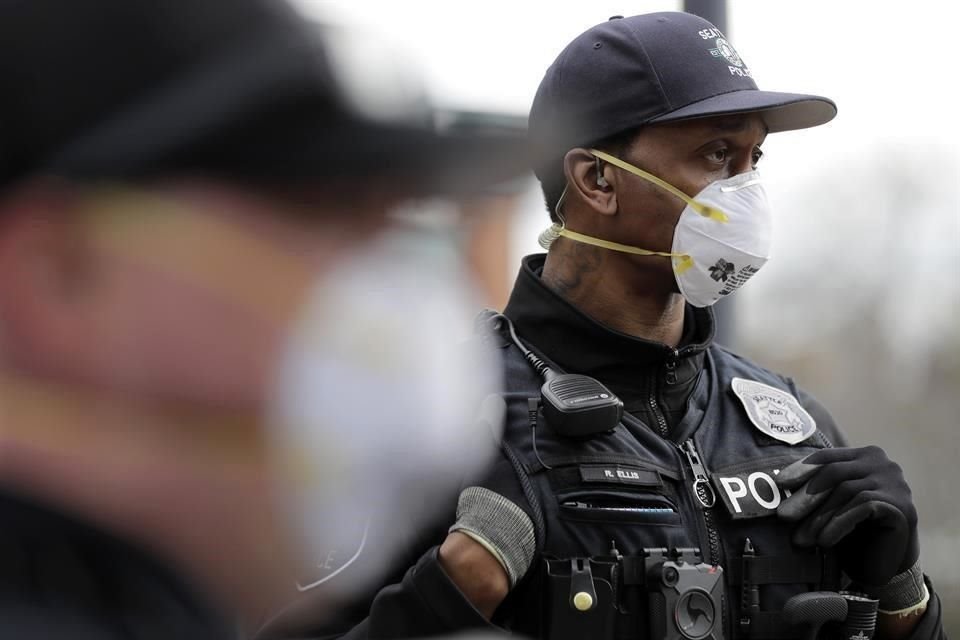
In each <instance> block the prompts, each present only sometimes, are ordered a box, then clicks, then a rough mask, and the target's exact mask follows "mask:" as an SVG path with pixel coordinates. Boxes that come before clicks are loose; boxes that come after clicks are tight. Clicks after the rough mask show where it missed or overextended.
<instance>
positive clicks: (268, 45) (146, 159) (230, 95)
mask: <svg viewBox="0 0 960 640" xmlns="http://www.w3.org/2000/svg"><path fill="white" fill-rule="evenodd" d="M261 44H262V45H263V46H261V47H248V49H247V50H246V51H244V52H242V53H238V55H237V56H235V57H234V58H232V59H230V60H223V61H218V63H217V64H214V65H211V66H209V67H206V68H202V69H199V70H198V71H197V72H196V73H194V74H193V75H192V76H190V77H188V78H185V79H182V81H181V82H180V83H178V84H177V85H175V86H168V87H165V88H164V89H163V90H162V91H160V92H158V93H157V94H155V95H151V96H149V98H148V99H146V100H144V101H142V102H141V103H140V104H139V105H133V106H131V107H129V108H128V109H126V110H125V111H124V112H123V113H121V114H118V115H115V116H114V117H111V118H109V119H108V120H107V121H105V122H104V123H102V124H101V125H100V126H99V127H95V128H94V129H93V130H91V131H89V132H88V133H87V134H86V135H84V136H82V137H81V138H79V139H76V140H74V141H72V142H71V143H70V144H67V145H65V146H64V147H63V148H61V149H60V150H59V152H58V153H56V154H55V155H54V156H53V157H51V158H48V159H47V162H46V163H45V165H44V166H43V167H41V168H40V171H41V172H45V173H50V174H53V175H61V176H64V177H68V178H75V179H80V180H97V179H107V180H133V179H138V178H144V177H156V176H160V175H170V174H177V173H180V174H201V175H211V176H223V177H226V178H230V179H239V180H249V181H252V182H263V181H269V182H272V183H282V182H295V183H304V182H309V181H315V182H316V181H323V180H328V179H348V178H358V179H376V178H383V179H388V180H389V179H393V180H399V181H403V182H404V184H405V185H406V187H408V190H409V191H411V192H413V193H418V194H423V195H426V194H450V193H460V192H471V191H478V190H481V189H482V188H483V187H485V186H489V185H493V184H496V183H497V182H502V181H505V180H508V179H510V178H515V177H517V176H519V175H520V174H522V173H523V172H525V171H527V170H529V166H530V163H529V157H528V154H527V153H526V151H525V149H526V139H525V121H524V120H525V119H521V118H517V119H516V121H514V120H511V119H510V118H500V119H499V120H497V118H496V117H495V116H493V115H492V114H490V115H489V117H487V118H486V119H484V118H482V117H480V114H476V115H475V116H474V118H473V119H469V118H460V119H459V121H457V122H454V123H452V126H447V127H444V128H440V127H438V126H436V123H435V121H434V118H433V115H435V114H433V113H424V114H421V115H423V116H424V117H422V118H420V119H418V120H417V121H415V122H414V121H410V120H409V119H404V120H396V121H390V120H384V119H374V118H370V117H367V116H365V115H364V114H362V113H359V112H356V111H355V110H352V109H351V108H350V107H349V106H348V105H347V104H345V103H344V102H343V101H340V100H338V98H337V87H336V86H335V82H334V81H333V79H332V78H330V77H329V76H324V74H322V73H320V72H319V71H318V67H317V62H316V56H317V55H318V50H317V43H316V41H310V40H300V41H298V40H297V39H294V38H287V39H286V41H284V42H277V41H276V40H268V41H265V42H263V43H261ZM520 123H522V125H521V124H520Z"/></svg>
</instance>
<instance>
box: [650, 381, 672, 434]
mask: <svg viewBox="0 0 960 640" xmlns="http://www.w3.org/2000/svg"><path fill="white" fill-rule="evenodd" d="M649 379H650V385H649V386H648V387H647V390H648V394H647V406H649V407H650V415H652V416H653V417H654V419H655V420H656V421H657V430H658V431H659V432H660V437H662V438H664V439H666V438H668V437H669V435H670V427H669V425H667V418H666V416H664V415H663V411H661V410H660V404H659V403H658V402H657V376H650V378H649Z"/></svg>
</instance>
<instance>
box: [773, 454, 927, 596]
mask: <svg viewBox="0 0 960 640" xmlns="http://www.w3.org/2000/svg"><path fill="white" fill-rule="evenodd" d="M777 484H779V485H780V486H781V487H783V488H785V489H791V490H793V491H794V493H793V495H792V496H790V497H789V498H787V499H786V500H784V501H783V502H782V503H781V504H780V506H779V508H777V515H778V516H780V517H781V518H783V519H785V520H788V521H790V522H799V523H800V524H799V526H798V527H797V529H796V531H795V532H794V535H793V541H794V543H795V544H797V545H800V546H813V545H819V546H820V547H824V548H830V547H836V548H837V551H838V556H839V560H840V565H841V567H842V568H843V570H844V571H845V572H846V574H847V575H848V576H850V578H851V579H853V580H855V581H856V582H859V583H862V584H864V585H885V584H887V583H888V582H889V581H890V580H891V578H893V577H894V576H895V575H897V574H899V573H902V572H904V571H907V570H909V569H910V568H911V567H913V566H914V564H915V563H916V562H917V559H918V558H919V556H920V545H919V541H918V539H917V510H916V508H915V507H914V506H913V500H912V498H911V494H910V487H908V486H907V483H906V481H905V480H904V479H903V471H902V470H901V469H900V467H899V466H898V465H897V464H896V463H895V462H892V461H891V460H890V459H889V458H888V457H887V454H886V453H884V451H883V449H881V448H880V447H864V448H862V449H853V448H842V449H823V450H821V451H817V452H816V453H812V454H810V455H809V456H807V457H806V458H804V459H803V460H800V461H798V462H795V463H793V464H791V465H790V466H788V467H787V468H785V469H784V470H783V471H781V472H780V474H779V475H778V476H777Z"/></svg>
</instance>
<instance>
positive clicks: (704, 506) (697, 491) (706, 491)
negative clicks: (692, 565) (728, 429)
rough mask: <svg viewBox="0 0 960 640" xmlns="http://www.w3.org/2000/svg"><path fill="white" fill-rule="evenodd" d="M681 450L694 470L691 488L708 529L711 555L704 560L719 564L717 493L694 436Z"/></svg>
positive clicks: (682, 445)
mask: <svg viewBox="0 0 960 640" xmlns="http://www.w3.org/2000/svg"><path fill="white" fill-rule="evenodd" d="M680 451H681V452H682V453H683V454H684V455H685V456H686V458H687V463H688V464H689V465H690V470H691V471H692V472H693V482H692V484H691V489H692V490H693V495H694V497H695V498H696V501H697V503H698V504H699V505H700V510H701V512H702V513H703V524H704V527H705V528H706V530H707V542H708V544H709V545H710V548H709V552H710V557H709V558H704V561H705V562H707V563H709V564H713V565H718V564H720V562H721V558H720V533H719V532H718V531H717V523H716V520H715V519H714V515H713V506H714V505H715V504H716V503H717V494H716V492H715V491H714V490H713V486H712V485H711V484H710V478H709V476H707V470H706V469H705V468H704V466H703V463H702V462H701V461H700V454H699V453H698V452H697V448H696V446H695V445H694V444H693V438H691V439H689V440H687V441H686V442H684V443H683V444H681V445H680Z"/></svg>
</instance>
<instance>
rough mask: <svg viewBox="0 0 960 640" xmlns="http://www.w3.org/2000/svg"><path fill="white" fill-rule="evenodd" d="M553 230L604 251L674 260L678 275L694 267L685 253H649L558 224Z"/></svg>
mask: <svg viewBox="0 0 960 640" xmlns="http://www.w3.org/2000/svg"><path fill="white" fill-rule="evenodd" d="M557 227H559V229H557ZM552 229H553V231H554V233H556V235H558V236H563V237H564V238H570V239H571V240H575V241H577V242H582V243H584V244H590V245H593V246H595V247H601V248H603V249H610V250H612V251H621V252H623V253H632V254H634V255H637V256H663V257H665V258H674V259H675V264H674V271H676V273H677V274H678V275H679V274H681V273H683V272H684V271H686V270H687V269H689V268H690V267H692V266H693V258H691V257H690V256H688V255H687V254H685V253H667V252H665V251H649V250H647V249H640V248H639V247H631V246H630V245H628V244H620V243H619V242H610V241H609V240H601V239H600V238H594V237H593V236H586V235H583V234H582V233H577V232H576V231H571V230H570V229H567V228H566V227H562V226H560V225H558V224H555V225H553V228H552Z"/></svg>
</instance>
